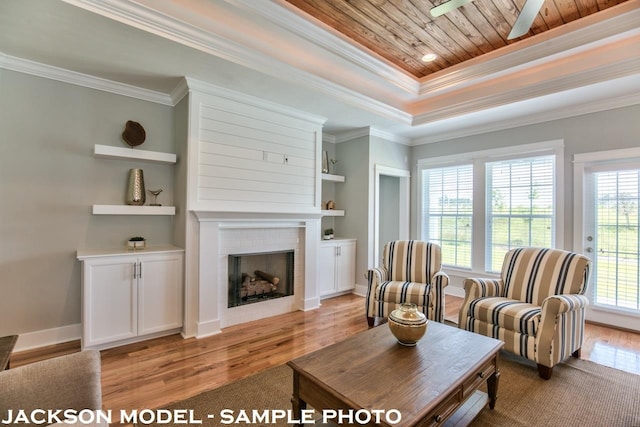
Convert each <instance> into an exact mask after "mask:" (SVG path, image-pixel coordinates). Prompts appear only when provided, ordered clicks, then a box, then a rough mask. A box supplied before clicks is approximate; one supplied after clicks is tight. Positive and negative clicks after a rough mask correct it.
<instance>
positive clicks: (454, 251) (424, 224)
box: [418, 141, 564, 273]
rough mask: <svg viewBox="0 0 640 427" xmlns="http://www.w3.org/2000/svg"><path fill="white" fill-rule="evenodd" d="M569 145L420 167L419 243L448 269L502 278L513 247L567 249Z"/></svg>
mask: <svg viewBox="0 0 640 427" xmlns="http://www.w3.org/2000/svg"><path fill="white" fill-rule="evenodd" d="M563 151H564V144H563V142H562V141H550V142H544V143H537V144H527V145H521V146H514V147H508V148H502V149H497V150H486V151H481V152H471V153H460V154H459V155H453V156H443V157H437V158H428V159H423V160H420V161H418V168H419V177H420V183H419V186H420V188H419V195H420V196H421V200H420V202H419V203H418V206H419V209H420V212H419V215H418V218H420V223H419V224H418V232H419V235H420V238H422V239H423V240H428V241H431V242H434V243H438V244H439V245H440V247H441V248H442V263H443V265H444V266H445V267H449V268H454V269H464V270H472V271H474V272H477V273H499V272H500V270H501V268H502V262H503V260H504V255H505V253H506V252H507V251H508V250H509V249H511V248H514V247H520V246H540V247H562V243H563V240H562V233H563V230H562V227H561V226H562V221H560V220H559V219H560V218H562V216H563V213H564V209H563V203H562V202H560V201H561V200H562V197H561V194H559V190H561V189H562V188H563V186H562V176H563V171H562V164H563Z"/></svg>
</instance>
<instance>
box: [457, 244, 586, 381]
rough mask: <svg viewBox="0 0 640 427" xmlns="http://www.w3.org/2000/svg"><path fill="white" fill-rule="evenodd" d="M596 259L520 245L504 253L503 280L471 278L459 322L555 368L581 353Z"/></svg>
mask: <svg viewBox="0 0 640 427" xmlns="http://www.w3.org/2000/svg"><path fill="white" fill-rule="evenodd" d="M590 269H591V261H590V260H589V259H588V258H587V257H585V256H583V255H579V254H576V253H572V252H567V251H562V250H558V249H540V248H519V249H512V250H510V251H509V252H507V254H506V255H505V258H504V262H503V264H502V272H501V274H500V278H499V279H466V280H465V281H464V290H465V299H464V302H463V303H462V307H461V308H460V315H459V316H460V317H459V323H458V325H459V327H460V328H462V329H466V330H468V331H472V332H477V333H479V334H482V335H486V336H489V337H493V338H497V339H500V340H502V341H504V343H505V345H504V349H505V350H507V351H510V352H511V353H514V354H517V355H519V356H524V357H526V358H528V359H530V360H533V361H534V362H536V363H537V364H538V373H539V374H540V377H542V378H544V379H549V378H551V374H552V372H553V367H554V366H555V365H556V364H558V363H560V362H561V361H563V360H564V359H566V358H567V357H569V356H571V355H573V356H574V357H580V348H581V347H582V341H583V337H584V314H585V306H586V305H587V303H588V300H587V298H586V297H585V296H584V293H585V291H586V289H587V285H588V283H589V273H590Z"/></svg>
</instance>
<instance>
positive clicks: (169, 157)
mask: <svg viewBox="0 0 640 427" xmlns="http://www.w3.org/2000/svg"><path fill="white" fill-rule="evenodd" d="M93 155H94V156H95V157H99V158H103V159H129V160H141V161H145V162H152V163H166V164H172V163H175V162H176V160H177V156H176V155H175V154H172V153H162V152H159V151H148V150H138V149H136V148H125V147H114V146H111V145H100V144H96V145H95V147H94V151H93Z"/></svg>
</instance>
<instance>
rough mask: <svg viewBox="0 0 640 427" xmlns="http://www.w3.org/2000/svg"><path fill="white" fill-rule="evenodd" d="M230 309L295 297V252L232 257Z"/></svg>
mask: <svg viewBox="0 0 640 427" xmlns="http://www.w3.org/2000/svg"><path fill="white" fill-rule="evenodd" d="M227 259H228V262H229V269H228V272H229V296H228V303H227V307H228V308H231V307H238V306H241V305H246V304H252V303H256V302H261V301H266V300H270V299H275V298H282V297H286V296H290V295H293V281H294V280H293V277H294V268H293V266H294V250H293V249H291V250H286V251H271V252H259V253H248V254H229V255H228V257H227Z"/></svg>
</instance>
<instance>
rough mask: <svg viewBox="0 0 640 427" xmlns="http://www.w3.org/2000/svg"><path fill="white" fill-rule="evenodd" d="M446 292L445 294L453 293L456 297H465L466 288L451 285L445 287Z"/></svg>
mask: <svg viewBox="0 0 640 427" xmlns="http://www.w3.org/2000/svg"><path fill="white" fill-rule="evenodd" d="M444 293H445V295H452V296H454V297H460V298H464V288H461V287H460V286H452V285H449V286H447V287H446V288H444Z"/></svg>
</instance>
